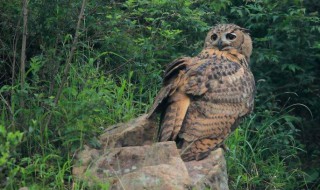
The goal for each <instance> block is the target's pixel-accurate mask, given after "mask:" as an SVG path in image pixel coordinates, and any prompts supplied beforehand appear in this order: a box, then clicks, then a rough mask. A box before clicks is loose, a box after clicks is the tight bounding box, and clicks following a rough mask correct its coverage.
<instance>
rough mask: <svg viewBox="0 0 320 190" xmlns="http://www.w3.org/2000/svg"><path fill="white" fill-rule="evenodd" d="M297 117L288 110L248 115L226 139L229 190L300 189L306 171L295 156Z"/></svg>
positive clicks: (297, 151)
mask: <svg viewBox="0 0 320 190" xmlns="http://www.w3.org/2000/svg"><path fill="white" fill-rule="evenodd" d="M297 122H299V118H297V117H294V116H292V115H291V114H290V111H280V112H277V111H275V112H273V110H260V109H259V108H258V109H257V111H256V112H254V113H253V114H251V116H250V117H248V118H246V119H245V120H244V122H243V123H242V124H241V127H240V128H238V129H236V130H235V132H234V134H233V135H231V137H230V138H229V139H228V141H227V145H228V146H229V147H230V151H229V152H228V153H227V154H226V155H227V156H226V158H227V166H228V174H229V183H230V189H286V190H289V189H293V190H294V189H303V188H305V185H306V183H305V178H306V176H307V175H306V174H305V173H304V172H303V170H302V168H299V167H297V166H301V165H300V160H299V157H298V155H299V154H303V153H304V150H303V146H302V145H301V144H300V142H299V141H297V140H296V137H297V136H298V135H299V131H298V130H297V129H296V128H295V125H296V123H297Z"/></svg>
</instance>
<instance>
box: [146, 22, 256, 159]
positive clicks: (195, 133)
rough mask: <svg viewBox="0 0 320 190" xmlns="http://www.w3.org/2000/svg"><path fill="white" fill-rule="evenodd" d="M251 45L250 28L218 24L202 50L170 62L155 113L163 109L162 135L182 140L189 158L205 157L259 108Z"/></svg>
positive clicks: (179, 145)
mask: <svg viewBox="0 0 320 190" xmlns="http://www.w3.org/2000/svg"><path fill="white" fill-rule="evenodd" d="M215 35H216V36H215ZM232 35H233V36H232ZM234 36H235V39H232V38H233V37H234ZM251 50H252V42H251V38H250V36H249V35H248V34H247V33H246V30H245V29H243V28H241V27H239V26H236V25H233V24H223V25H217V26H215V27H214V28H213V29H212V30H210V32H209V33H208V35H207V38H206V40H205V46H204V49H203V50H202V51H201V52H200V54H199V55H198V56H196V57H182V58H179V59H177V60H175V61H173V62H172V63H171V64H169V65H168V67H167V69H166V71H165V75H164V80H163V87H162V89H161V90H160V92H159V93H158V96H157V97H156V99H155V103H154V105H153V107H152V108H151V110H150V112H149V117H151V116H153V115H154V114H155V113H157V112H160V113H161V115H162V116H161V126H160V130H159V140H160V141H170V140H173V141H176V142H177V145H178V147H179V148H181V156H182V158H183V160H185V161H189V160H194V159H196V160H200V159H203V158H205V157H206V156H207V155H208V154H209V153H210V151H211V150H214V149H215V148H217V147H219V146H220V145H221V144H222V143H223V141H224V140H225V139H226V138H227V137H228V136H229V134H230V133H231V132H232V131H233V130H234V129H235V128H236V127H237V126H238V124H239V121H240V119H241V118H242V117H244V116H245V115H247V114H248V113H249V112H250V111H251V110H252V109H253V98H254V88H255V83H254V78H253V75H252V73H251V71H250V68H249V66H248V63H249V59H250V55H251Z"/></svg>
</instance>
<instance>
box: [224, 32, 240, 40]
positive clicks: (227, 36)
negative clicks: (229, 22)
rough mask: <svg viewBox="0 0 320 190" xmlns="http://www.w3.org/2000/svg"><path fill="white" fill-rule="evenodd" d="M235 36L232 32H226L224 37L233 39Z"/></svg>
mask: <svg viewBox="0 0 320 190" xmlns="http://www.w3.org/2000/svg"><path fill="white" fill-rule="evenodd" d="M236 37H237V35H236V34H234V33H228V34H227V35H226V38H227V39H228V40H234V39H236Z"/></svg>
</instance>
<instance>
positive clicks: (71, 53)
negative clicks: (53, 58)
mask: <svg viewBox="0 0 320 190" xmlns="http://www.w3.org/2000/svg"><path fill="white" fill-rule="evenodd" d="M85 5H86V0H82V6H81V11H80V14H79V17H78V23H77V27H76V32H75V35H74V39H73V42H72V45H71V50H70V54H69V57H68V59H67V61H66V67H65V68H64V72H63V78H62V80H61V85H60V87H59V89H58V93H57V95H56V97H55V99H54V107H56V106H57V105H58V102H59V99H60V96H61V93H62V90H63V86H64V84H65V83H66V81H67V78H68V74H69V71H70V67H71V61H72V58H73V54H74V52H75V50H76V49H77V43H78V36H79V30H80V24H81V20H82V18H83V15H84V8H85ZM51 118H52V112H50V114H49V116H48V120H47V124H46V127H48V126H49V124H50V122H51Z"/></svg>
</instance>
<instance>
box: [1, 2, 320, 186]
mask: <svg viewBox="0 0 320 190" xmlns="http://www.w3.org/2000/svg"><path fill="white" fill-rule="evenodd" d="M80 5H81V2H79V1H66V0H62V1H59V3H58V2H56V1H49V0H42V1H29V5H28V6H29V16H28V18H29V19H28V40H27V58H28V59H27V62H26V68H27V70H26V76H27V77H26V84H25V88H24V89H21V86H20V83H19V81H20V80H21V79H20V78H19V66H18V65H19V60H20V56H21V55H20V52H21V50H20V47H21V34H22V27H21V26H22V23H21V20H22V17H21V15H22V14H21V12H22V11H21V10H22V8H21V7H20V6H21V2H20V1H18V0H11V1H1V2H0V35H1V39H0V70H1V73H2V75H1V76H0V113H1V116H0V126H1V127H0V130H1V131H0V142H1V144H0V146H1V149H0V153H1V155H0V156H1V157H0V158H1V161H0V163H1V164H2V165H1V164H0V170H1V176H0V188H2V187H4V188H7V189H17V188H19V187H22V186H28V187H29V188H30V189H71V186H73V189H86V188H87V184H86V183H85V182H77V181H74V179H72V175H71V170H72V164H73V157H74V152H75V151H76V150H79V149H81V148H82V146H83V144H89V145H90V146H94V147H99V143H98V141H97V139H96V137H97V136H98V135H99V134H100V133H101V132H102V131H103V130H104V129H105V128H106V127H107V126H109V125H111V124H114V123H117V122H120V121H127V120H129V119H131V118H133V117H135V116H137V115H139V114H141V113H145V112H146V111H147V110H148V107H149V106H150V105H151V103H152V100H153V98H154V97H155V95H156V92H157V91H158V89H159V87H160V85H161V74H162V70H163V68H164V67H165V65H166V64H167V63H169V62H170V61H172V60H173V59H175V58H177V57H179V56H181V55H188V56H195V55H196V54H197V53H198V52H199V51H200V50H201V48H202V46H203V39H204V37H205V35H206V31H208V30H209V28H210V27H211V26H212V25H214V24H216V23H220V22H222V23H225V22H226V23H235V24H238V25H241V26H243V27H245V28H248V29H250V30H251V36H252V38H253V45H254V51H253V55H252V59H251V68H252V70H253V72H254V75H255V78H256V81H257V97H256V108H255V110H254V113H253V114H252V115H251V117H250V118H247V119H246V120H245V122H244V123H243V124H242V127H241V128H239V129H238V130H236V132H235V133H234V135H232V136H231V138H230V139H229V140H228V145H229V147H230V153H229V154H228V155H227V158H228V160H227V162H228V169H229V175H230V180H229V181H230V188H231V189H317V188H320V185H319V184H320V181H319V178H318V176H319V174H320V170H319V168H320V166H319V162H317V160H319V158H320V151H319V147H320V144H319V143H318V142H319V140H318V139H319V134H320V129H319V125H318V123H319V121H320V117H319V116H320V113H319V109H318V108H319V106H320V101H319V92H320V88H319V82H320V81H319V77H318V76H319V74H320V70H319V66H318V63H319V61H320V53H319V52H320V51H319V50H320V39H319V37H318V36H319V34H320V27H319V26H320V25H319V24H320V23H319V22H320V18H319V12H318V9H317V8H318V7H319V3H318V2H317V1H315V0H304V1H276V0H255V1H242V0H241V1H240V0H216V1H204V0H198V1H191V0H187V1H182V0H178V1H169V0H158V1H155V0H153V1H146V0H127V1H120V2H119V1H103V0H92V1H88V3H87V6H86V11H85V18H84V20H83V23H82V28H81V30H80V34H79V42H78V44H77V50H76V52H75V56H74V58H73V60H72V66H71V70H70V72H69V73H67V75H68V81H67V83H66V84H65V86H63V92H62V96H61V98H60V100H59V101H58V104H57V106H55V104H54V99H55V96H56V94H57V90H58V88H59V86H60V85H61V79H62V78H63V75H64V74H63V70H64V67H65V65H64V63H65V60H66V59H67V57H68V53H69V51H70V48H71V44H72V40H73V37H74V32H75V26H76V21H77V17H78V13H79V7H80ZM21 99H23V100H24V101H25V107H21V106H20V100H21ZM50 114H52V120H51V122H50V123H49V125H47V121H48V116H49V115H50ZM9 134H10V135H9ZM22 134H24V135H23V138H22ZM9 136H10V137H9ZM2 171H4V172H2ZM3 179H5V180H3ZM96 189H108V184H97V187H96Z"/></svg>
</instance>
